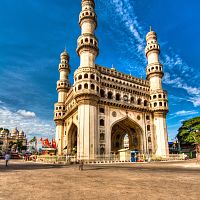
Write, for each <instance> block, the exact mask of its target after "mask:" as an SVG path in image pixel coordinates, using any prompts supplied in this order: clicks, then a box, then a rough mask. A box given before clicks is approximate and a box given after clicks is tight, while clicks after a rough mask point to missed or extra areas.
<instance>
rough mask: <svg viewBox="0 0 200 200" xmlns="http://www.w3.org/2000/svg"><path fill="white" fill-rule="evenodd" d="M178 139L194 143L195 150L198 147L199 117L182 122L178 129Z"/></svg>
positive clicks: (199, 139)
mask: <svg viewBox="0 0 200 200" xmlns="http://www.w3.org/2000/svg"><path fill="white" fill-rule="evenodd" d="M177 138H178V140H179V141H180V142H181V143H187V144H192V145H196V150H197V151H199V148H200V117H195V118H192V119H189V120H186V121H183V122H182V126H181V127H180V128H179V130H178V135H177Z"/></svg>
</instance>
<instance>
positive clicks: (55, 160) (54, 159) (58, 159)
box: [35, 154, 186, 164]
mask: <svg viewBox="0 0 200 200" xmlns="http://www.w3.org/2000/svg"><path fill="white" fill-rule="evenodd" d="M185 158H186V155H185V154H169V155H168V156H156V155H145V154H140V155H139V156H138V158H137V162H149V161H172V160H185ZM35 160H36V162H42V163H51V164H72V163H78V161H79V160H78V159H77V157H76V156H43V155H42V156H37V158H36V159H35ZM82 160H83V161H84V163H85V164H100V163H128V162H131V161H130V159H129V160H122V159H120V158H119V156H114V155H107V156H97V157H96V158H95V159H84V158H82Z"/></svg>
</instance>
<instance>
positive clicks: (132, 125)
mask: <svg viewBox="0 0 200 200" xmlns="http://www.w3.org/2000/svg"><path fill="white" fill-rule="evenodd" d="M126 135H127V137H128V148H129V149H131V150H137V151H139V152H140V153H143V152H144V145H145V141H144V139H143V138H144V137H143V131H142V128H141V127H140V126H139V125H138V124H137V123H136V122H134V121H133V120H131V119H130V118H128V117H126V118H124V119H121V120H118V121H116V122H115V123H114V124H113V125H112V127H111V152H113V153H118V151H119V150H120V149H124V148H126V147H125V145H124V143H125V141H124V140H125V139H126V138H125V136H126Z"/></svg>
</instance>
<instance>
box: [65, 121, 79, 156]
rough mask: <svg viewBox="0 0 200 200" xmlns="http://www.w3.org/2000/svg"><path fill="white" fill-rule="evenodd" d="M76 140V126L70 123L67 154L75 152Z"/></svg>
mask: <svg viewBox="0 0 200 200" xmlns="http://www.w3.org/2000/svg"><path fill="white" fill-rule="evenodd" d="M77 141H78V128H77V126H76V125H75V123H72V124H71V126H70V128H69V131H68V144H67V154H76V151H77Z"/></svg>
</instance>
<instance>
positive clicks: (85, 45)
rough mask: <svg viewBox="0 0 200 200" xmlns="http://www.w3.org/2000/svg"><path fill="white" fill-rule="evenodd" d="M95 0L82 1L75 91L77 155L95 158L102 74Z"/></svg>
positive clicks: (79, 157) (83, 157) (84, 157)
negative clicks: (97, 61)
mask: <svg viewBox="0 0 200 200" xmlns="http://www.w3.org/2000/svg"><path fill="white" fill-rule="evenodd" d="M94 8H95V3H94V0H82V11H81V13H80V16H79V24H80V27H81V36H80V37H79V38H78V41H77V43H78V47H77V54H78V55H79V56H80V66H79V68H78V69H77V70H76V72H75V73H74V92H75V98H76V101H77V103H78V123H79V125H78V127H79V129H78V135H79V137H78V141H77V158H78V159H93V158H95V155H96V153H97V141H96V140H97V138H98V137H97V132H98V131H97V127H98V121H97V102H98V99H99V87H100V74H99V72H98V71H97V70H96V66H95V59H96V57H97V55H98V53H99V49H98V40H97V38H96V37H95V34H94V31H95V29H96V27H97V17H96V13H95V11H94Z"/></svg>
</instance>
